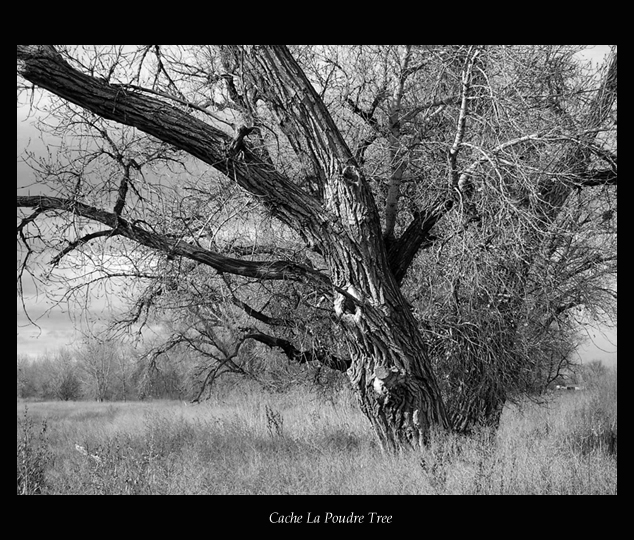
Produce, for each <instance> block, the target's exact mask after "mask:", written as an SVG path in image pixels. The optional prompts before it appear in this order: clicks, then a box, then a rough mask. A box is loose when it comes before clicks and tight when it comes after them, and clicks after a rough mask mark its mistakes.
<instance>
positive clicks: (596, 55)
mask: <svg viewBox="0 0 634 540" xmlns="http://www.w3.org/2000/svg"><path fill="white" fill-rule="evenodd" d="M608 52H609V46H607V45H592V46H589V47H588V49H586V51H584V53H582V54H581V56H582V57H584V58H585V59H587V60H591V61H592V62H593V64H599V63H601V62H602V61H603V59H604V57H605V55H606V54H607V53H608ZM27 113H28V108H27V107H19V108H18V111H17V147H18V155H19V154H20V152H21V150H22V149H24V148H25V147H26V145H27V143H28V142H29V140H30V148H31V149H32V150H36V151H38V150H39V151H41V150H43V149H44V145H43V144H42V142H41V141H39V140H38V132H37V130H36V129H35V128H34V127H33V126H32V125H31V124H30V122H29V121H28V120H25V119H26V115H27ZM30 178H31V173H30V170H29V169H28V167H26V166H25V165H24V164H21V163H20V162H19V161H18V164H17V181H18V187H20V186H25V185H26V184H27V183H29V182H30ZM36 192H37V186H33V188H32V190H31V194H34V193H36ZM20 194H26V193H25V192H24V191H21V192H20ZM25 303H26V305H27V307H28V310H29V314H30V315H31V318H32V319H33V320H36V321H37V323H38V325H39V326H40V328H39V329H38V328H36V327H34V326H32V325H31V324H29V322H28V320H27V318H26V316H25V314H24V311H23V309H22V306H21V301H20V299H19V298H18V304H17V353H18V354H26V355H28V356H30V357H38V356H41V355H43V354H44V353H46V352H47V351H48V352H51V353H54V352H55V351H56V350H57V349H58V348H60V347H62V346H72V345H74V344H75V343H76V341H77V340H78V339H79V338H80V336H79V334H78V333H77V332H76V331H75V330H74V327H73V322H72V321H71V319H70V317H69V314H68V313H66V312H64V311H63V310H62V309H61V308H59V307H55V308H54V309H51V310H50V312H49V313H46V314H45V312H46V311H47V310H48V309H49V308H50V307H51V306H50V305H48V304H47V303H46V302H45V299H44V297H43V296H40V297H39V298H37V297H35V296H33V295H27V297H26V298H25ZM103 307H104V306H103V305H99V304H96V305H95V306H94V308H96V309H98V310H99V311H101V310H102V309H103ZM95 315H97V313H95ZM616 344H617V333H616V328H615V329H607V328H601V329H591V330H589V339H588V340H587V342H586V343H585V345H584V346H582V347H581V348H580V350H579V351H578V354H579V356H580V358H581V360H582V361H591V360H595V359H597V360H601V361H603V362H604V363H606V364H607V365H616V363H617V346H616Z"/></svg>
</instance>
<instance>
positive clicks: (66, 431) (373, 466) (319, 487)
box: [17, 371, 617, 495]
mask: <svg viewBox="0 0 634 540" xmlns="http://www.w3.org/2000/svg"><path fill="white" fill-rule="evenodd" d="M616 394H617V384H616V371H613V372H610V373H609V374H608V375H607V376H604V377H603V378H602V379H601V380H599V381H595V382H594V383H593V384H591V385H588V387H587V388H586V389H585V390H584V391H579V392H565V391H564V392H552V393H551V394H549V395H548V396H546V399H545V402H544V403H541V404H536V403H532V402H528V401H526V402H522V403H521V404H509V405H508V406H507V407H506V408H505V410H504V413H503V416H502V422H501V426H500V428H499V430H498V431H497V432H496V433H491V432H488V431H482V432H480V433H478V434H476V435H475V436H471V437H463V436H455V435H446V434H445V435H437V436H435V437H434V439H433V441H432V443H431V445H430V446H429V447H428V448H426V449H425V450H423V451H418V452H414V451H412V452H404V453H401V454H399V455H384V454H382V452H381V450H380V448H379V447H378V445H377V444H376V442H375V439H374V435H373V433H372V432H371V429H370V425H369V422H368V421H367V420H366V419H365V418H364V417H363V415H362V414H361V412H360V411H359V410H358V408H357V406H356V404H355V402H354V398H353V397H352V395H351V394H350V392H349V391H348V390H346V389H344V390H341V391H337V392H334V393H331V394H329V395H323V394H320V393H316V392H315V391H314V390H308V389H305V388H296V389H292V390H289V391H287V392H283V393H271V392H266V391H264V390H262V389H261V388H259V387H257V386H255V385H253V384H245V385H243V386H241V387H239V388H237V389H233V390H231V391H226V392H220V391H219V392H216V393H215V394H214V396H213V397H212V398H211V399H210V400H209V401H207V402H204V403H202V404H197V405H195V404H185V403H183V402H176V401H154V402H112V403H97V402H88V401H77V402H28V403H27V402H21V401H18V403H17V475H18V488H17V489H18V494H20V493H24V494H253V495H256V494H382V495H398V494H430V495H431V494H616V493H617V403H616V401H617V400H616Z"/></svg>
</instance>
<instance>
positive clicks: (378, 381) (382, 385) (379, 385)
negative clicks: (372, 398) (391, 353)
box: [372, 366, 401, 399]
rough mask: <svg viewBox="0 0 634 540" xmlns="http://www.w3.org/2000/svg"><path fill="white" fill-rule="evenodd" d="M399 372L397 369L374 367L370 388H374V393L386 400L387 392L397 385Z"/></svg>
mask: <svg viewBox="0 0 634 540" xmlns="http://www.w3.org/2000/svg"><path fill="white" fill-rule="evenodd" d="M400 375H401V374H400V371H399V370H398V368H395V367H391V368H386V367H385V366H376V367H375V368H374V379H373V381H372V386H373V387H374V391H375V392H376V393H377V394H378V395H379V396H380V397H382V398H384V399H385V398H386V397H387V395H388V392H389V390H390V389H391V388H392V387H394V386H395V385H397V384H398V381H399V379H400V378H401V376H400Z"/></svg>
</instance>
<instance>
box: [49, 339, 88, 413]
mask: <svg viewBox="0 0 634 540" xmlns="http://www.w3.org/2000/svg"><path fill="white" fill-rule="evenodd" d="M53 364H54V369H55V372H56V375H55V377H54V381H55V394H56V397H57V398H58V399H61V400H63V401H69V400H73V401H74V400H76V399H79V398H80V397H81V392H82V388H81V380H80V378H79V374H78V367H77V362H76V361H75V358H74V357H73V354H72V351H71V350H70V349H68V348H66V347H62V348H60V349H59V350H58V351H57V353H56V354H55V355H54V357H53Z"/></svg>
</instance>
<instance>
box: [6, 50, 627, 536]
mask: <svg viewBox="0 0 634 540" xmlns="http://www.w3.org/2000/svg"><path fill="white" fill-rule="evenodd" d="M17 494H18V495H222V496H224V495H304V496H305V495H309V496H310V495H330V496H332V495H375V496H377V495H380V496H389V495H616V494H617V46H615V45H18V46H17ZM257 500H258V501H259V500H260V499H257ZM270 500H273V501H275V503H272V502H266V503H265V504H262V505H258V503H257V502H256V503H254V505H258V510H257V513H252V514H249V517H248V521H250V522H253V524H255V525H257V526H272V525H286V524H291V525H293V524H308V525H313V524H314V525H317V526H319V525H325V526H329V525H334V526H335V528H337V527H338V526H339V525H341V524H350V525H351V526H352V527H356V526H357V525H360V524H368V525H371V526H376V527H379V529H381V527H392V526H394V525H399V524H400V525H403V524H405V523H404V520H403V516H402V514H401V513H399V512H396V511H392V510H391V507H390V505H380V504H370V501H372V500H373V499H372V498H369V499H360V500H361V501H362V502H361V503H359V502H355V504H354V506H352V504H348V503H347V502H343V501H349V500H350V499H348V498H345V499H337V500H338V501H339V502H338V503H337V504H330V505H324V506H322V504H321V503H320V504H319V505H317V504H315V505H314V506H311V504H308V503H309V502H310V501H312V500H313V498H306V499H293V500H299V504H300V505H299V506H293V505H291V504H290V503H286V502H283V501H286V500H287V499H285V498H282V499H278V498H272V499H266V501H270ZM280 500H281V501H282V502H278V501H280ZM302 500H303V501H304V503H302ZM398 500H400V499H398ZM355 501H359V499H358V498H355ZM363 501H365V502H363ZM394 504H399V503H396V502H395V503H394ZM236 511H237V510H236ZM245 519H246V518H245ZM412 519H415V516H414V517H412V516H411V515H410V516H409V517H408V520H412ZM276 530H279V529H277V528H276Z"/></svg>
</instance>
